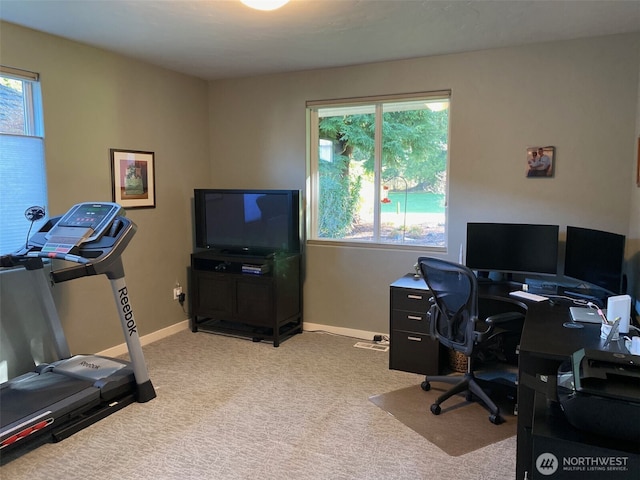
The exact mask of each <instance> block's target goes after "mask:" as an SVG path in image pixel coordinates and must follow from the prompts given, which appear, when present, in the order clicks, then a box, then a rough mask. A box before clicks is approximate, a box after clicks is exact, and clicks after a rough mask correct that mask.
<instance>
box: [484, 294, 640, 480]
mask: <svg viewBox="0 0 640 480" xmlns="http://www.w3.org/2000/svg"><path fill="white" fill-rule="evenodd" d="M502 288H503V290H502V291H503V292H504V287H502ZM481 289H482V294H483V295H487V294H489V295H495V296H499V294H498V292H499V290H500V286H488V287H485V288H482V287H481ZM492 290H493V292H492ZM505 293H506V295H508V292H505ZM505 293H503V294H502V295H504V294H505ZM510 298H513V297H510ZM522 303H523V304H525V305H526V307H527V314H526V318H525V323H524V327H523V330H522V336H521V338H520V349H519V359H518V427H517V434H518V437H517V462H516V479H517V480H524V479H529V480H532V479H539V478H557V479H565V478H571V479H585V478H587V479H588V478H593V479H594V480H595V479H598V480H601V479H605V478H612V479H620V480H622V479H626V478H636V477H635V475H636V474H637V472H638V468H640V456H639V453H640V448H639V446H638V445H630V444H629V443H628V442H623V441H620V440H616V439H611V438H604V437H601V436H598V435H595V434H589V433H585V432H581V431H578V430H576V429H575V428H574V427H572V426H571V425H570V424H569V423H568V422H567V421H566V419H565V418H564V414H562V412H561V411H560V410H559V406H558V404H557V403H556V404H554V403H553V402H555V400H556V399H555V398H552V399H550V398H547V397H546V395H545V394H544V392H548V391H553V392H555V382H556V375H557V373H558V367H559V366H560V364H561V363H562V362H563V361H565V360H567V359H568V358H569V357H570V356H571V354H573V353H574V352H575V351H577V350H580V349H581V348H587V349H598V350H612V351H620V350H619V349H620V347H619V346H618V344H617V343H612V344H610V345H609V346H607V347H605V345H604V344H605V341H604V340H602V339H601V338H600V325H597V324H584V325H583V328H579V329H575V328H567V327H565V326H563V324H564V323H565V322H570V321H571V318H570V314H569V308H568V307H569V304H568V303H565V302H555V303H554V304H552V303H551V302H547V301H545V302H539V303H536V302H527V301H524V300H523V301H522ZM549 385H553V388H551V390H550V387H549ZM550 401H551V404H550ZM554 445H555V447H552V446H554ZM603 445H607V447H608V449H607V450H606V451H605V450H603V449H602V446H603ZM541 448H542V450H540V449H541ZM552 448H558V449H560V451H562V452H567V453H566V455H567V458H578V457H580V458H582V457H584V456H605V455H609V456H611V455H614V456H615V455H622V456H624V457H625V458H626V459H627V460H626V461H627V466H626V470H624V471H600V470H593V471H587V470H578V469H576V470H571V471H570V470H566V471H557V472H556V473H554V474H553V477H547V476H546V475H544V474H542V473H540V472H538V471H537V469H536V466H535V464H534V462H535V458H537V457H538V455H539V454H541V453H542V452H548V451H549V450H551V451H553V450H552ZM545 449H546V450H545ZM536 452H538V453H536ZM560 461H562V460H560Z"/></svg>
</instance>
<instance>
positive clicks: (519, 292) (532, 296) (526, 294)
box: [509, 290, 549, 302]
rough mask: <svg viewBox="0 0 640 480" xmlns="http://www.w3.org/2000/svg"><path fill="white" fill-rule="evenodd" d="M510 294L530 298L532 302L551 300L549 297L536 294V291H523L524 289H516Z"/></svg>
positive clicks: (525, 298)
mask: <svg viewBox="0 0 640 480" xmlns="http://www.w3.org/2000/svg"><path fill="white" fill-rule="evenodd" d="M509 295H511V296H514V297H518V298H522V299H524V300H530V301H532V302H544V301H545V300H549V299H548V298H547V297H543V296H542V295H536V294H535V293H529V292H523V291H522V290H515V291H513V292H509Z"/></svg>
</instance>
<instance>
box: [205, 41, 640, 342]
mask: <svg viewBox="0 0 640 480" xmlns="http://www.w3.org/2000/svg"><path fill="white" fill-rule="evenodd" d="M639 53H640V36H639V35H622V36H611V37H603V38H592V39H586V40H578V41H570V42H561V43H548V44H539V45H534V46H527V47H518V48H507V49H499V50H488V51H479V52H471V53H465V54H458V55H447V56H439V57H430V58H420V59H414V60H406V61H396V62H385V63H379V64H371V65H363V66H354V67H348V68H336V69H325V70H321V71H309V72H297V73H291V74H282V75H273V76H267V77H255V78H243V79H234V80H222V81H215V82H211V83H210V109H211V110H210V119H211V124H210V125H211V126H210V129H211V131H210V139H211V179H212V184H213V185H215V186H219V187H220V186H233V187H283V188H300V189H304V187H305V182H306V165H305V148H306V146H305V116H304V106H305V101H307V100H318V99H328V98H341V97H352V96H364V95H375V94H389V93H400V92H416V91H428V90H441V89H449V88H450V89H451V90H452V103H451V105H452V106H451V137H450V144H451V161H450V177H449V178H450V183H449V206H448V214H449V251H448V253H447V254H446V256H447V257H449V258H451V259H457V258H458V252H459V248H460V245H461V244H463V243H464V236H465V226H466V222H467V221H511V222H531V223H552V224H559V225H560V227H561V232H562V234H561V235H562V236H564V231H565V227H566V226H567V225H577V226H583V227H589V228H597V229H602V230H607V231H612V232H616V233H621V234H625V235H631V236H632V238H631V239H630V240H631V241H630V244H631V245H633V244H634V243H633V242H634V238H636V239H637V238H638V228H637V222H631V220H630V219H631V218H632V217H634V215H635V216H637V211H638V210H637V192H636V190H635V187H632V185H631V182H630V179H629V172H630V171H631V169H632V164H633V165H635V163H634V162H635V140H634V139H635V123H636V104H637V101H636V99H637V97H638V66H639V61H638V59H639V58H640V55H639ZM540 144H542V145H554V146H555V147H556V174H555V178H552V179H539V178H537V179H527V178H525V175H524V171H525V168H524V165H525V161H524V159H525V148H526V147H528V146H534V145H540ZM632 193H633V195H634V197H632ZM634 218H635V217H634ZM631 223H634V224H636V226H635V227H634V231H631V230H630V224H631ZM635 245H636V246H635V247H633V248H634V249H635V251H636V252H637V243H635ZM306 253H307V257H306V267H307V268H306V281H305V287H304V295H305V297H304V298H305V308H304V314H305V321H306V322H310V323H318V324H326V325H331V326H337V327H344V328H349V329H354V330H362V331H369V332H371V331H373V332H387V331H388V321H389V320H388V309H389V299H388V286H389V284H390V283H391V282H392V281H393V280H395V279H396V278H397V277H399V276H401V275H403V274H404V273H405V272H408V271H411V269H412V265H413V264H414V262H415V261H416V258H417V257H418V256H419V255H420V254H424V253H428V252H426V251H421V250H414V251H402V252H401V251H393V250H384V249H375V248H356V247H327V246H317V245H308V247H307V252H306ZM629 254H630V255H633V254H634V252H633V251H631V252H629Z"/></svg>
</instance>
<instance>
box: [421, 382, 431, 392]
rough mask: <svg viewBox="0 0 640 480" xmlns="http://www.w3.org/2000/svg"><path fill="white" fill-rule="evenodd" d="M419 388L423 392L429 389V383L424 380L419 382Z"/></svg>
mask: <svg viewBox="0 0 640 480" xmlns="http://www.w3.org/2000/svg"><path fill="white" fill-rule="evenodd" d="M420 388H421V389H422V390H424V391H425V392H428V391H429V390H431V384H430V383H429V382H427V381H426V380H425V381H424V382H422V383H421V384H420Z"/></svg>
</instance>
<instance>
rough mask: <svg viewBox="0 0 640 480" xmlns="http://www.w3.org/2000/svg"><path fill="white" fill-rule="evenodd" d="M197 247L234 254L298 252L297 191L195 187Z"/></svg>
mask: <svg viewBox="0 0 640 480" xmlns="http://www.w3.org/2000/svg"><path fill="white" fill-rule="evenodd" d="M194 210H195V232H196V247H198V248H207V249H215V250H217V251H221V252H227V253H233V254H254V255H268V254H271V253H280V252H288V253H289V252H290V253H298V252H300V192H299V191H298V190H228V189H196V190H194Z"/></svg>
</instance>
